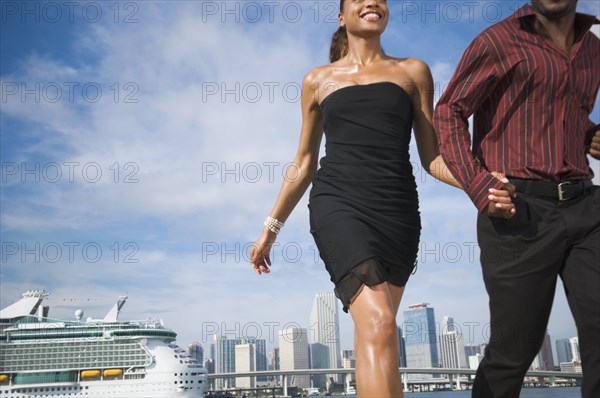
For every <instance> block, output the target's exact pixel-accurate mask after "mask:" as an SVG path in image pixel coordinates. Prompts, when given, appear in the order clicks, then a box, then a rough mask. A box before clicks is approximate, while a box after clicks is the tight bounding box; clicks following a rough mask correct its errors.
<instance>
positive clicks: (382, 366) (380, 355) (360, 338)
mask: <svg viewBox="0 0 600 398" xmlns="http://www.w3.org/2000/svg"><path fill="white" fill-rule="evenodd" d="M403 291H404V288H403V287H398V286H394V285H392V284H389V283H387V282H384V283H382V284H379V285H375V286H371V287H369V286H364V287H363V289H362V290H361V292H360V293H359V294H358V296H356V297H355V298H354V300H353V301H352V304H351V305H350V308H349V310H350V314H351V315H352V319H353V321H354V331H355V336H354V349H355V353H356V386H357V393H358V396H359V397H360V398H368V397H374V398H386V397H388V398H401V397H402V396H403V395H402V383H401V380H400V372H399V370H398V327H397V325H396V312H397V311H398V307H399V306H400V299H401V298H402V292H403Z"/></svg>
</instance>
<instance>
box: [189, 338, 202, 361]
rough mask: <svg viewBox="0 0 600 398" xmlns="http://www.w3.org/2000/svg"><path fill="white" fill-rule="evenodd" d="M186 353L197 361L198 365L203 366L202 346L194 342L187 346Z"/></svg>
mask: <svg viewBox="0 0 600 398" xmlns="http://www.w3.org/2000/svg"><path fill="white" fill-rule="evenodd" d="M187 353H188V355H189V356H191V357H192V358H194V359H195V360H196V361H198V363H199V364H204V348H202V344H200V343H198V342H194V343H192V344H190V345H188V346H187Z"/></svg>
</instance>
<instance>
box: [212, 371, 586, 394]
mask: <svg viewBox="0 0 600 398" xmlns="http://www.w3.org/2000/svg"><path fill="white" fill-rule="evenodd" d="M354 372H355V370H354V369H353V368H347V369H296V370H268V371H256V372H240V373H211V374H208V379H209V380H216V379H231V378H238V377H251V378H253V377H281V379H282V381H281V385H282V387H283V395H284V396H287V395H288V380H289V378H290V376H301V375H304V376H306V375H315V374H327V375H332V374H352V373H354ZM476 372H477V371H476V370H474V369H454V368H400V374H401V377H402V384H403V385H404V390H405V391H409V385H415V384H416V385H421V386H423V385H430V384H438V385H439V384H449V385H450V388H453V389H458V390H460V389H462V388H463V386H465V385H466V384H471V382H470V381H469V380H470V376H474V375H475V373H476ZM410 375H431V376H445V377H446V378H439V377H438V378H425V377H421V378H418V377H414V376H413V377H410ZM465 377H466V380H465V379H464V378H465ZM525 377H526V378H537V379H538V380H539V384H540V385H546V382H545V380H546V379H548V380H549V382H548V385H549V386H555V385H556V384H557V383H558V382H559V381H560V380H566V381H569V382H571V383H580V382H581V378H582V377H583V374H582V373H572V372H558V371H541V370H540V371H528V372H527V374H526V375H525ZM269 388H273V387H269ZM243 390H246V389H243ZM248 390H255V389H248Z"/></svg>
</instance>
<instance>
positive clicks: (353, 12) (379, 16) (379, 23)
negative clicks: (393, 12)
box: [338, 0, 389, 36]
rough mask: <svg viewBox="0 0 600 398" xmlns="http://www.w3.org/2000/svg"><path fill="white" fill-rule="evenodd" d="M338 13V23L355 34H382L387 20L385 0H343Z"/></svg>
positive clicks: (387, 13) (387, 11)
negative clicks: (341, 8)
mask: <svg viewBox="0 0 600 398" xmlns="http://www.w3.org/2000/svg"><path fill="white" fill-rule="evenodd" d="M343 4H344V8H343V11H342V12H340V15H339V18H338V20H339V23H340V25H342V26H343V25H345V26H346V29H347V31H348V33H353V34H355V35H357V36H364V35H365V34H382V33H383V31H384V30H385V28H386V26H387V24H388V21H389V9H388V7H387V2H386V0H344V3H343Z"/></svg>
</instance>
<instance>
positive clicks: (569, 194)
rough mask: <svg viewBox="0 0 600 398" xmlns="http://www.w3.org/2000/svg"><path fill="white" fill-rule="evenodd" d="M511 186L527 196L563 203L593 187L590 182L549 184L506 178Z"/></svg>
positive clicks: (546, 182) (548, 182) (547, 182)
mask: <svg viewBox="0 0 600 398" xmlns="http://www.w3.org/2000/svg"><path fill="white" fill-rule="evenodd" d="M508 179H509V181H510V183H511V184H513V185H514V186H515V187H516V188H517V192H522V193H525V194H529V195H536V196H544V197H547V198H552V199H556V200H558V201H561V202H563V201H565V200H569V199H573V198H576V197H578V196H579V195H582V194H583V193H584V192H585V191H586V190H587V189H588V188H590V187H591V186H593V185H594V184H593V183H592V180H578V181H567V182H561V183H556V182H550V181H541V180H524V179H520V178H510V177H508Z"/></svg>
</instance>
